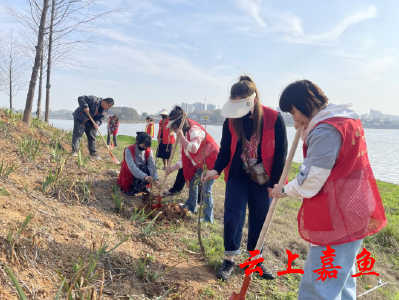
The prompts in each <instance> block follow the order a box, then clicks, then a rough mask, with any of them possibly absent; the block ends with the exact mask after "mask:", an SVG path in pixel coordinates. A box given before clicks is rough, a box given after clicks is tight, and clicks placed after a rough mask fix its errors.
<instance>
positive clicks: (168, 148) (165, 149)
mask: <svg viewBox="0 0 399 300" xmlns="http://www.w3.org/2000/svg"><path fill="white" fill-rule="evenodd" d="M159 115H160V116H161V118H162V119H161V121H159V130H158V153H157V157H159V158H162V161H163V170H165V169H166V166H167V165H168V159H169V158H170V154H171V152H172V145H173V144H174V143H175V136H174V135H173V132H171V131H170V129H169V128H166V126H167V125H168V122H169V119H168V115H169V111H167V110H166V109H163V110H162V111H161V112H160V113H159Z"/></svg>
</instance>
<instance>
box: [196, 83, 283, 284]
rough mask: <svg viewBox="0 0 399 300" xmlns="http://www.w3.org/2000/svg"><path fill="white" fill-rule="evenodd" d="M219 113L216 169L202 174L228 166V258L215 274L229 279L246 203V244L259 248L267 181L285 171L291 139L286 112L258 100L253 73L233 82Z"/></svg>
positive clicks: (266, 207)
mask: <svg viewBox="0 0 399 300" xmlns="http://www.w3.org/2000/svg"><path fill="white" fill-rule="evenodd" d="M221 114H222V116H224V117H226V118H227V119H226V120H225V122H224V124H223V133H222V141H221V147H220V152H219V155H218V157H217V160H216V163H215V166H214V168H213V170H210V171H208V172H207V173H206V174H204V175H203V176H202V177H203V178H202V180H208V179H210V178H214V177H215V176H217V175H220V173H221V172H222V171H223V170H224V174H225V175H224V176H225V180H226V194H225V204H224V207H225V212H224V248H225V252H224V254H225V259H224V261H223V264H222V266H221V267H220V268H219V269H218V270H217V273H216V276H217V278H218V279H222V280H224V281H227V280H228V279H229V278H230V275H231V272H232V271H233V269H234V266H235V263H234V256H235V255H238V254H240V244H241V237H242V228H243V226H244V222H245V214H246V208H247V205H248V210H249V214H248V241H247V250H248V251H253V250H255V247H256V242H257V240H258V237H259V234H260V232H261V229H262V226H263V222H264V221H265V219H266V215H267V213H268V211H269V207H270V204H271V201H272V198H270V197H269V193H268V187H273V186H274V184H276V183H278V181H279V179H280V177H281V174H282V172H283V168H284V163H285V159H286V156H287V146H288V142H287V135H286V128H285V124H284V119H283V117H282V116H281V115H280V114H279V113H278V112H277V111H275V110H273V109H270V108H268V107H266V106H263V105H262V104H261V103H260V101H259V93H258V90H257V88H256V85H255V83H254V82H253V80H252V79H251V78H250V77H249V76H241V77H240V79H239V81H238V82H237V83H236V84H234V85H233V86H232V87H231V91H230V98H229V100H228V101H227V102H226V104H225V105H224V106H223V108H222V111H221ZM243 141H244V142H243ZM258 266H259V267H260V268H261V269H262V270H263V275H262V276H261V277H262V278H263V279H274V276H273V274H272V273H271V272H269V271H268V270H267V269H266V267H265V265H264V264H262V263H260V264H258Z"/></svg>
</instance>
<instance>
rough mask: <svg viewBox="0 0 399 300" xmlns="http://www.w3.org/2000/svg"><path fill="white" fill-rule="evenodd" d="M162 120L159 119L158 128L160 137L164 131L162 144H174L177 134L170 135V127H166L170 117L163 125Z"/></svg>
mask: <svg viewBox="0 0 399 300" xmlns="http://www.w3.org/2000/svg"><path fill="white" fill-rule="evenodd" d="M162 121H163V119H161V121H159V130H158V139H159V138H160V137H161V132H162V144H174V143H175V136H174V135H173V134H172V135H169V134H170V129H168V128H166V125H168V123H169V118H167V119H166V120H165V122H164V123H163V126H162Z"/></svg>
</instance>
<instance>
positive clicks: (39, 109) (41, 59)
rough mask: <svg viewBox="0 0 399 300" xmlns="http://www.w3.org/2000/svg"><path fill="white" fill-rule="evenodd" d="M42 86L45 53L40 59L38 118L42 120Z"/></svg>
mask: <svg viewBox="0 0 399 300" xmlns="http://www.w3.org/2000/svg"><path fill="white" fill-rule="evenodd" d="M42 86H43V53H42V57H41V58H40V74H39V97H38V98H37V111H36V116H37V118H38V119H40V116H41V115H42V89H43V88H42Z"/></svg>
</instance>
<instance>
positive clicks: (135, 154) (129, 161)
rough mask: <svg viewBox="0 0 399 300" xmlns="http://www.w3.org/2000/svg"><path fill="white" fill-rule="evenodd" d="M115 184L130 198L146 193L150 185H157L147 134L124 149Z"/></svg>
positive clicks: (143, 134) (140, 136) (149, 139)
mask: <svg viewBox="0 0 399 300" xmlns="http://www.w3.org/2000/svg"><path fill="white" fill-rule="evenodd" d="M117 184H118V185H119V187H120V188H121V190H122V191H123V192H124V193H125V194H128V195H131V196H133V195H134V194H136V193H139V192H147V193H148V192H149V187H150V184H154V185H155V186H158V185H159V178H158V172H157V168H156V167H155V161H154V156H153V154H152V150H151V137H150V136H149V135H148V134H147V133H142V134H140V135H139V136H138V137H137V140H136V144H134V145H131V146H129V147H127V148H125V151H124V152H123V162H122V165H121V171H120V173H119V177H118V180H117Z"/></svg>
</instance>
